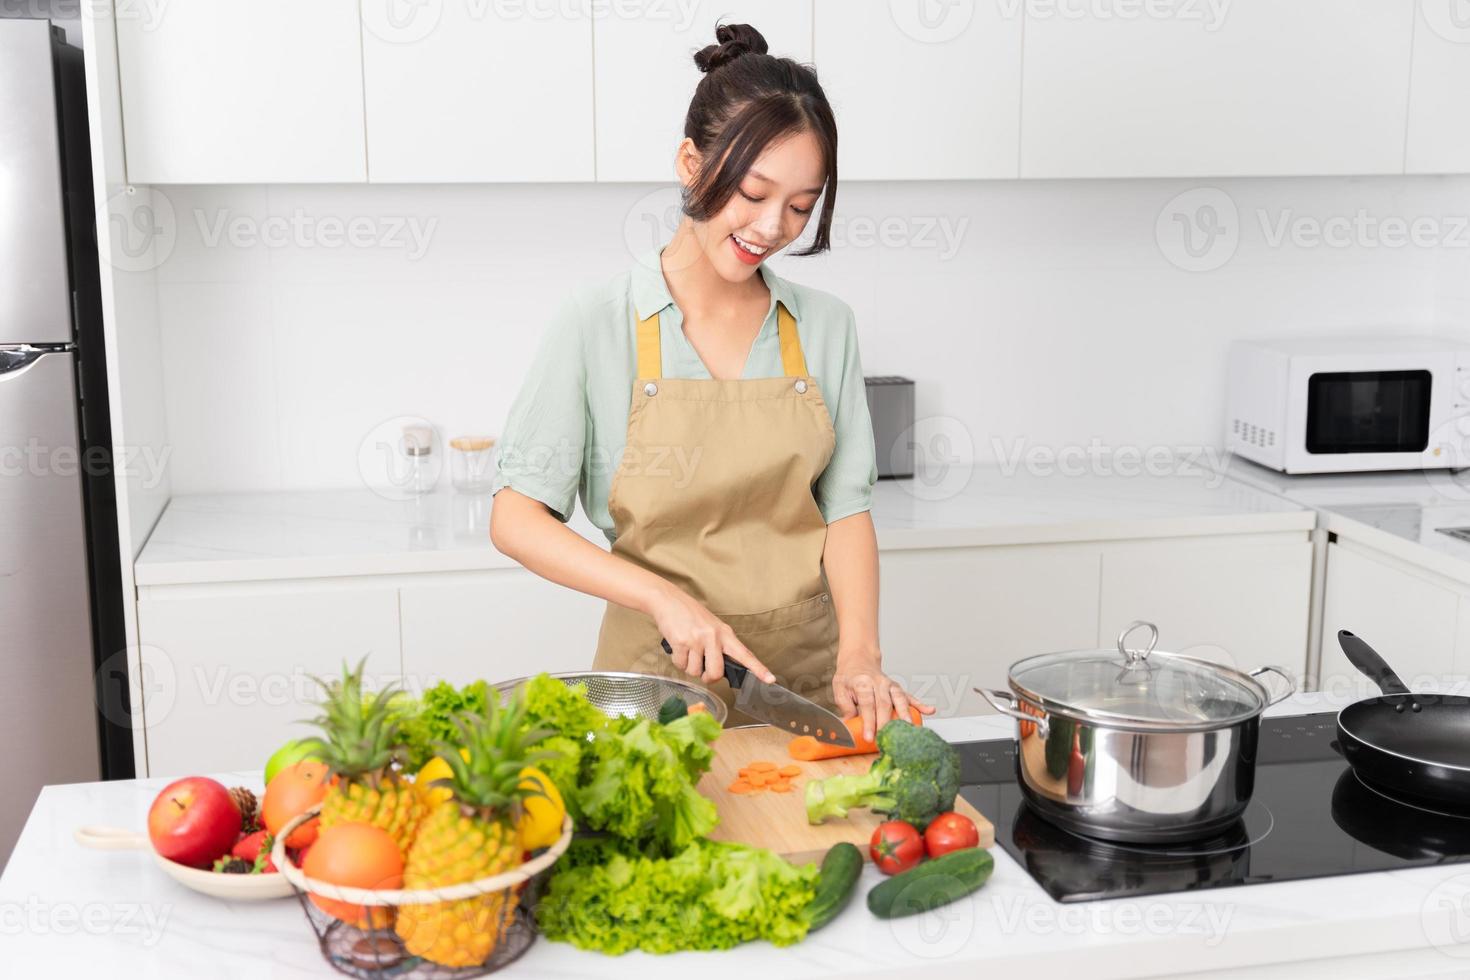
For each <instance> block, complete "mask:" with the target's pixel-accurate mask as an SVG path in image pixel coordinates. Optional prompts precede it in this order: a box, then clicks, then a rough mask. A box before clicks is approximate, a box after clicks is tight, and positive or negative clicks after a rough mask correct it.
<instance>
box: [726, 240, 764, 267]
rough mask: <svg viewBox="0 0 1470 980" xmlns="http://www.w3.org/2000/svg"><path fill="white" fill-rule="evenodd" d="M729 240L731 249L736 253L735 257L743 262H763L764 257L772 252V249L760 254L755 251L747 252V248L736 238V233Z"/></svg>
mask: <svg viewBox="0 0 1470 980" xmlns="http://www.w3.org/2000/svg"><path fill="white" fill-rule="evenodd" d="M729 242H730V248H731V250H732V251H733V252H734V253H735V257H736V258H737V259H739V260H740V261H741V262H744V263H745V264H746V265H759V264H760V263H761V260H762V259H764V258H765V257H766V256H767V255H768V254H770V249H766V251H764V252H762V253H761V254H760V255H756V254H755V253H753V252H747V251H746V250H745V248H744V247H742V246H741V244H740V242H738V241H737V240H736V238H735V236H734V235H731V236H730V238H729Z"/></svg>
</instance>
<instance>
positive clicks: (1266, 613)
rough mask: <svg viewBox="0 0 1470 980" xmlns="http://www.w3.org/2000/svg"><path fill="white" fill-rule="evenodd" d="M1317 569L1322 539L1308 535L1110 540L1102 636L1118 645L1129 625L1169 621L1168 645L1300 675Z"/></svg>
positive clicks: (1163, 634) (1162, 629)
mask: <svg viewBox="0 0 1470 980" xmlns="http://www.w3.org/2000/svg"><path fill="white" fill-rule="evenodd" d="M1311 576H1312V543H1311V541H1309V540H1307V538H1306V537H1305V536H1302V537H1301V539H1300V540H1294V541H1291V540H1289V541H1285V542H1279V543H1278V542H1275V541H1268V542H1238V541H1234V540H1231V539H1229V538H1224V539H1221V538H1207V539H1201V538H1184V539H1179V540H1174V541H1148V542H1136V543H1135V542H1120V543H1117V544H1113V545H1109V546H1108V548H1107V549H1106V551H1105V552H1104V554H1103V559H1102V600H1101V611H1100V616H1099V625H1098V635H1097V642H1098V645H1099V646H1103V647H1110V646H1112V645H1113V644H1114V643H1116V642H1117V638H1118V633H1119V632H1120V631H1121V630H1122V629H1123V628H1124V627H1126V626H1127V625H1128V624H1129V623H1130V622H1132V621H1134V620H1139V619H1142V620H1147V621H1149V622H1151V623H1153V624H1154V625H1155V626H1157V627H1158V628H1159V649H1161V650H1169V651H1172V652H1174V653H1184V654H1188V655H1190V656H1194V657H1201V658H1203V659H1206V660H1212V661H1215V662H1216V663H1225V664H1230V665H1231V666H1234V667H1237V668H1239V669H1241V670H1251V669H1253V668H1256V667H1261V666H1265V665H1267V664H1274V665H1277V666H1281V667H1285V668H1286V669H1288V670H1289V671H1291V672H1292V674H1293V676H1296V675H1299V674H1300V673H1301V671H1302V668H1303V667H1304V666H1305V662H1306V649H1307V622H1308V619H1309V617H1310V612H1311ZM1143 639H1144V636H1143V634H1142V633H1141V632H1140V633H1139V634H1135V635H1134V636H1130V637H1129V645H1130V646H1132V645H1134V644H1135V643H1141V642H1142V640H1143ZM1265 683H1267V684H1268V685H1270V684H1273V683H1276V682H1274V681H1272V680H1271V679H1269V678H1267V679H1266V681H1265ZM1276 689H1277V688H1274V687H1273V688H1272V690H1276Z"/></svg>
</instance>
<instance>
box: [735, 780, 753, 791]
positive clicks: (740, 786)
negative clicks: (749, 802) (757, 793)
mask: <svg viewBox="0 0 1470 980" xmlns="http://www.w3.org/2000/svg"><path fill="white" fill-rule="evenodd" d="M754 789H755V787H754V786H752V785H750V784H749V783H747V782H745V781H744V780H742V779H737V780H736V781H735V782H733V783H731V784H730V792H732V793H749V792H752V791H753V790H754Z"/></svg>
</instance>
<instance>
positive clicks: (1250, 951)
mask: <svg viewBox="0 0 1470 980" xmlns="http://www.w3.org/2000/svg"><path fill="white" fill-rule="evenodd" d="M1330 707H1331V703H1330V702H1329V701H1328V699H1327V698H1326V696H1325V695H1299V696H1297V697H1296V698H1293V699H1290V700H1288V701H1286V702H1284V703H1283V704H1281V705H1278V706H1277V707H1276V708H1275V709H1273V711H1272V712H1271V713H1273V714H1279V713H1285V714H1293V713H1301V712H1304V711H1315V710H1326V709H1328V708H1330ZM1010 725H1011V723H1010V722H1009V721H1007V720H1006V719H1000V718H994V717H990V718H960V719H944V720H940V721H938V722H936V723H935V728H936V729H938V730H939V731H941V732H942V733H943V734H944V735H945V736H946V737H948V738H950V739H952V740H967V739H976V738H993V737H1009V736H1010V735H1011V733H1012V730H1011V727H1010ZM254 777H255V774H254V773H250V774H240V776H239V777H231V776H224V777H221V778H223V779H232V778H234V779H235V781H236V782H243V783H245V784H246V785H249V784H250V783H249V780H252V779H253V778H254ZM164 783H165V780H162V779H145V780H136V781H131V780H130V781H124V782H114V783H83V784H76V785H70V786H48V787H47V788H46V789H44V790H43V791H42V793H41V796H40V798H39V800H38V801H37V803H36V807H35V809H34V811H33V812H32V813H31V817H30V820H29V821H28V822H27V824H26V827H25V830H24V832H23V833H22V834H21V837H20V841H19V843H18V844H17V846H16V849H15V852H14V854H13V856H12V857H11V860H10V863H9V865H8V866H7V867H6V869H5V872H4V874H3V876H0V933H3V935H4V937H5V938H4V939H3V941H0V955H3V957H4V962H5V968H4V971H5V973H6V975H9V976H26V977H30V976H47V977H87V978H96V977H100V976H114V977H127V978H130V980H131V978H134V977H156V978H173V977H178V978H188V980H194V978H196V977H198V976H201V975H207V976H211V977H219V978H266V977H270V978H278V977H332V976H338V974H336V973H334V972H333V971H332V970H331V968H330V967H328V966H327V965H326V963H325V962H324V961H323V960H322V959H321V957H320V954H319V953H318V952H317V946H316V942H315V940H314V938H313V936H312V934H311V932H310V930H309V927H308V926H307V924H306V921H305V919H304V916H303V914H302V911H301V909H300V908H299V906H298V905H297V904H296V903H295V901H294V900H289V899H288V900H281V901H277V902H268V903H262V904H231V903H225V902H221V901H217V900H215V899H210V898H206V897H204V896H200V895H197V894H195V893H193V892H191V891H188V890H187V889H185V888H183V887H182V886H181V885H177V884H175V883H174V882H173V881H172V879H169V878H168V877H167V876H165V875H163V874H161V873H160V872H159V871H158V870H157V869H156V868H154V867H153V866H152V863H151V858H149V857H148V856H147V855H145V854H142V853H139V852H116V851H113V852H100V851H89V850H85V849H83V848H82V847H80V846H79V845H77V844H76V843H75V842H74V841H73V840H72V838H71V833H72V830H73V828H74V827H76V826H78V825H81V824H112V825H117V826H122V827H131V828H141V826H142V825H143V820H144V814H145V813H146V812H147V809H148V805H149V803H150V802H151V801H152V798H153V796H154V795H155V794H156V793H157V791H158V790H159V789H161V788H162V786H163V785H164ZM993 853H994V855H995V860H996V868H995V873H994V875H993V876H992V877H991V879H990V881H989V882H988V883H987V884H986V886H985V887H984V888H982V889H981V890H980V891H979V892H977V893H975V895H974V896H972V897H970V898H969V899H965V900H962V901H960V902H958V903H955V904H953V905H951V906H948V907H947V908H945V909H942V910H937V911H935V912H932V913H927V914H925V915H921V916H915V917H912V918H907V919H899V920H894V921H892V922H882V921H879V920H876V919H873V918H872V917H871V916H870V915H869V913H868V912H867V909H866V908H865V907H864V905H863V902H862V901H861V898H860V897H859V898H858V899H856V900H854V902H853V903H852V904H851V905H850V906H849V907H848V908H847V909H846V910H845V911H844V912H843V913H842V914H841V915H840V916H839V917H838V918H837V920H836V921H834V922H833V923H832V924H831V925H829V926H828V927H827V928H826V929H823V930H821V931H819V932H817V933H814V934H812V935H811V936H809V937H808V938H807V939H806V940H805V941H804V942H802V943H800V944H799V945H796V946H792V947H788V948H786V949H777V948H775V947H772V946H769V945H767V944H764V943H753V944H748V945H746V946H743V947H740V948H738V949H736V950H732V951H728V952H718V953H680V954H674V955H669V956H648V955H644V954H639V953H630V954H628V955H627V956H624V957H621V958H609V957H603V956H600V955H598V954H594V953H584V952H581V951H578V950H576V949H574V948H572V947H570V946H567V945H564V944H561V943H552V942H547V941H544V940H542V941H538V942H537V943H536V944H535V946H534V947H533V948H532V949H531V950H530V951H529V952H528V953H527V954H526V956H525V957H524V958H523V959H522V960H521V961H519V962H518V963H517V964H516V965H515V967H514V968H513V969H512V970H511V971H509V972H508V973H507V975H508V976H517V977H527V978H571V977H578V978H581V977H595V976H609V977H612V976H617V977H624V976H636V977H640V978H648V980H659V978H665V977H667V978H671V980H672V978H677V980H686V978H688V977H690V976H698V977H701V978H712V980H713V978H720V977H738V978H741V980H745V978H749V977H752V976H761V977H770V978H780V980H787V978H801V977H832V976H865V977H880V976H883V977H903V978H904V980H912V978H913V977H915V976H920V975H932V976H936V977H951V976H961V975H963V976H990V977H1002V976H1005V977H1033V978H1043V977H1062V976H1067V977H1087V978H1088V980H1107V978H1113V977H1138V976H1153V975H1166V976H1180V975H1184V974H1190V973H1193V974H1197V975H1210V976H1217V977H1224V976H1231V977H1235V976H1262V977H1268V976H1269V977H1281V978H1284V977H1291V978H1293V980H1297V978H1308V977H1331V978H1333V980H1347V978H1352V977H1395V978H1397V977H1404V976H1461V977H1463V976H1465V975H1467V974H1470V945H1466V944H1465V943H1470V864H1466V865H1452V866H1444V867H1426V868H1417V869H1413V870H1407V871H1394V872H1381V873H1373V874H1358V875H1347V876H1343V877H1337V878H1324V879H1317V880H1310V881H1295V882H1281V883H1276V884H1262V885H1250V886H1244V887H1236V888H1217V889H1210V890H1206V891H1201V892H1193V893H1180V894H1176V895H1161V896H1151V897H1147V898H1142V899H1128V900H1115V901H1106V902H1090V903H1080V904H1075V905H1059V904H1057V903H1055V902H1053V901H1052V900H1051V899H1050V898H1049V897H1047V895H1046V894H1045V893H1044V892H1043V891H1042V890H1041V888H1040V887H1039V886H1038V885H1036V883H1035V882H1034V881H1032V879H1031V877H1030V876H1029V875H1028V874H1027V873H1026V872H1025V871H1024V870H1023V869H1022V868H1021V867H1020V866H1018V865H1017V864H1016V863H1015V862H1014V861H1013V860H1012V859H1011V858H1010V856H1009V855H1007V854H1006V853H1005V852H1004V851H1002V850H1001V849H1000V848H998V847H997V848H996V849H995V850H994V852H993ZM878 878H879V875H878V873H877V872H876V871H875V870H873V869H872V868H871V867H869V868H868V869H866V870H865V871H864V878H863V881H862V882H861V884H860V888H861V889H862V891H863V892H866V891H867V889H868V888H870V887H871V886H872V885H873V884H875V883H876V881H877V880H878ZM1457 926H1458V927H1459V932H1458V933H1456V932H1455V931H1454V930H1455V928H1456V927H1457ZM1454 936H1458V937H1459V939H1460V944H1459V945H1456V944H1454V940H1453V939H1452V938H1451V937H1454ZM1272 964H1290V965H1289V966H1274V967H1273V966H1272ZM936 967H937V968H938V972H933V973H921V972H919V971H934V970H935V968H936ZM961 971H963V972H961ZM1215 971H1218V972H1215Z"/></svg>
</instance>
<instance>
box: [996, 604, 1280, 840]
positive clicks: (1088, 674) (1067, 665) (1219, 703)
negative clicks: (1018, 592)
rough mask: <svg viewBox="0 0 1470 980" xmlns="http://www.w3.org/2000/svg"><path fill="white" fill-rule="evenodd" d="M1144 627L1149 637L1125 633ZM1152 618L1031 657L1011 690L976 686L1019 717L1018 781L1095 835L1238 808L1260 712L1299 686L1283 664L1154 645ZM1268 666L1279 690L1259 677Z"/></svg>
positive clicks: (1170, 832)
mask: <svg viewBox="0 0 1470 980" xmlns="http://www.w3.org/2000/svg"><path fill="white" fill-rule="evenodd" d="M1138 629H1146V630H1147V631H1148V642H1147V645H1146V646H1144V647H1142V648H1132V647H1129V646H1128V645H1127V639H1128V636H1129V634H1130V633H1132V632H1134V631H1135V630H1138ZM1158 638H1159V631H1158V628H1157V627H1155V626H1154V625H1153V624H1152V623H1146V622H1142V621H1139V622H1134V623H1130V624H1129V625H1128V627H1127V628H1125V629H1124V630H1123V632H1122V633H1120V634H1119V635H1118V644H1117V649H1116V650H1077V651H1069V652H1063V653H1047V654H1041V655H1039V656H1035V657H1028V658H1026V659H1025V660H1021V661H1018V662H1017V663H1015V664H1013V665H1011V669H1010V676H1009V678H1008V680H1009V685H1010V691H1009V692H1005V691H990V690H984V689H982V688H976V689H975V691H976V693H978V694H980V695H981V696H982V697H984V698H985V699H986V700H987V701H989V702H990V705H991V707H993V708H995V710H997V711H999V712H1001V713H1002V714H1006V715H1010V716H1011V717H1013V718H1015V719H1016V723H1017V733H1016V740H1017V751H1016V770H1017V778H1018V779H1019V780H1020V783H1021V791H1022V793H1024V794H1025V796H1026V799H1027V800H1028V801H1029V802H1030V803H1031V805H1032V806H1033V807H1035V808H1036V810H1037V811H1038V812H1039V813H1040V814H1041V815H1042V816H1044V817H1046V818H1047V819H1049V820H1051V821H1053V822H1054V823H1056V824H1058V825H1060V826H1062V827H1064V828H1065V829H1067V830H1071V831H1074V832H1076V833H1080V834H1085V835H1087V836H1090V837H1097V838H1100V839H1102V840H1111V841H1128V842H1134V843H1144V844H1150V843H1167V842H1170V841H1179V840H1191V839H1195V838H1199V837H1205V836H1209V835H1211V834H1214V833H1218V832H1220V831H1221V830H1223V829H1225V828H1227V827H1228V826H1229V825H1230V824H1231V823H1233V822H1234V821H1235V820H1238V819H1239V818H1240V815H1241V813H1242V812H1243V811H1244V810H1245V808H1246V804H1248V803H1249V802H1250V798H1251V792H1252V790H1254V788H1255V775H1256V741H1257V738H1258V736H1259V733H1260V723H1261V712H1263V711H1264V710H1265V709H1266V708H1267V707H1269V706H1270V705H1272V704H1275V703H1276V702H1277V701H1280V700H1281V699H1282V698H1285V697H1287V696H1288V695H1290V694H1291V693H1292V691H1293V690H1295V687H1296V685H1295V683H1294V682H1293V681H1292V679H1291V677H1290V675H1288V674H1287V673H1286V671H1284V670H1282V669H1281V668H1280V667H1259V668H1257V669H1255V670H1253V671H1250V672H1249V673H1243V672H1241V671H1238V670H1235V669H1233V668H1231V667H1226V666H1223V665H1221V664H1216V663H1211V662H1210V661H1207V660H1201V659H1198V658H1195V657H1187V656H1184V655H1182V654H1177V653H1165V652H1163V651H1155V650H1154V644H1155V643H1157V642H1158ZM1267 673H1274V674H1276V675H1278V676H1279V677H1281V678H1283V679H1285V681H1286V683H1287V689H1286V691H1285V692H1284V693H1280V694H1277V695H1275V696H1274V697H1273V696H1272V694H1271V692H1270V691H1269V690H1267V688H1266V687H1265V685H1264V684H1262V683H1261V681H1260V680H1258V678H1259V677H1261V676H1262V675H1264V674H1267Z"/></svg>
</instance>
